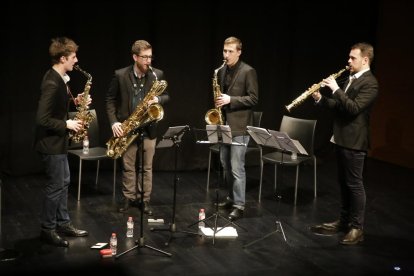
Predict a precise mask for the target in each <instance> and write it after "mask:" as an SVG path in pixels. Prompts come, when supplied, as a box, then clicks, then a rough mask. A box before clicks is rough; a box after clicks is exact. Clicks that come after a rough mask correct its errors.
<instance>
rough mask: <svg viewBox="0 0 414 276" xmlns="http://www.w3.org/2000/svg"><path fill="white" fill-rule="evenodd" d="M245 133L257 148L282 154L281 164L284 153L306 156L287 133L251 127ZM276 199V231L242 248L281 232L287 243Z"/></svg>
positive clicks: (297, 142) (302, 149) (303, 150)
mask: <svg viewBox="0 0 414 276" xmlns="http://www.w3.org/2000/svg"><path fill="white" fill-rule="evenodd" d="M247 132H248V133H249V134H250V136H251V137H252V138H253V139H254V141H255V142H256V143H257V144H258V145H259V146H261V147H270V148H275V149H277V150H278V151H280V152H281V153H282V159H281V163H283V155H284V153H287V152H295V153H301V154H307V152H306V150H305V149H304V148H303V146H302V145H301V144H300V143H299V141H297V140H294V139H291V138H290V137H289V135H287V133H284V132H280V131H276V130H267V129H264V128H260V127H253V126H248V127H247ZM261 162H263V161H261ZM276 198H277V201H278V204H277V210H276V230H275V231H272V232H270V233H268V234H266V235H265V236H263V237H261V238H259V239H257V240H254V241H252V242H250V243H248V244H246V245H244V246H243V248H247V247H248V246H250V245H253V244H255V243H256V242H259V241H262V240H264V239H266V238H268V237H270V236H271V235H273V234H274V233H277V232H281V233H282V235H283V239H284V240H285V242H287V239H286V235H285V232H284V230H283V226H282V223H281V222H280V220H279V219H278V215H279V206H280V199H281V196H279V195H276Z"/></svg>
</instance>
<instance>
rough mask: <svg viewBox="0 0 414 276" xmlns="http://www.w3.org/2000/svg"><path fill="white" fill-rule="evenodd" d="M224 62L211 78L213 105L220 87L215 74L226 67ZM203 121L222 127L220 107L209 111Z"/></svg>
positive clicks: (219, 93) (218, 94) (219, 94)
mask: <svg viewBox="0 0 414 276" xmlns="http://www.w3.org/2000/svg"><path fill="white" fill-rule="evenodd" d="M226 62H227V61H226V60H224V61H223V64H222V65H221V66H220V67H219V68H217V69H216V70H214V77H213V94H214V104H215V103H216V99H217V98H218V97H220V96H221V90H220V85H219V84H218V82H217V73H218V71H219V70H220V69H221V68H223V67H224V65H226ZM204 120H205V121H206V123H207V124H208V125H222V124H223V121H224V120H223V115H222V114H221V107H215V108H212V109H209V110H208V111H207V113H206V115H205V116H204Z"/></svg>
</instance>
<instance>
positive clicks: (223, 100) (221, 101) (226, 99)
mask: <svg viewBox="0 0 414 276" xmlns="http://www.w3.org/2000/svg"><path fill="white" fill-rule="evenodd" d="M229 103H230V96H229V95H227V94H221V96H219V97H217V98H216V102H215V104H216V107H222V106H223V105H226V104H229Z"/></svg>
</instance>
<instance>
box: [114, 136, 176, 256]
mask: <svg viewBox="0 0 414 276" xmlns="http://www.w3.org/2000/svg"><path fill="white" fill-rule="evenodd" d="M134 132H135V133H137V135H138V136H139V139H140V144H141V192H140V194H141V201H140V206H141V231H140V237H139V239H138V240H136V241H135V244H136V245H135V246H133V247H131V248H130V249H127V250H125V251H124V252H122V253H119V254H117V255H115V259H118V258H119V257H121V256H122V255H124V254H126V253H128V252H129V251H132V250H134V249H136V248H142V247H145V248H149V249H152V250H154V251H157V252H159V253H162V254H164V255H167V256H168V257H171V256H172V254H171V253H168V252H166V251H163V250H161V249H158V248H155V247H152V246H149V245H147V244H145V238H144V131H143V129H142V128H138V129H136V130H134ZM136 181H138V179H137V180H136Z"/></svg>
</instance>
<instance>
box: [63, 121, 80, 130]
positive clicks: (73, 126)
mask: <svg viewBox="0 0 414 276" xmlns="http://www.w3.org/2000/svg"><path fill="white" fill-rule="evenodd" d="M82 127H83V123H82V121H80V120H71V119H69V120H66V128H67V129H70V130H73V131H75V132H78V131H79V130H80V129H81V128H82Z"/></svg>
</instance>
